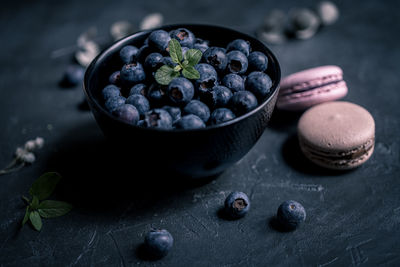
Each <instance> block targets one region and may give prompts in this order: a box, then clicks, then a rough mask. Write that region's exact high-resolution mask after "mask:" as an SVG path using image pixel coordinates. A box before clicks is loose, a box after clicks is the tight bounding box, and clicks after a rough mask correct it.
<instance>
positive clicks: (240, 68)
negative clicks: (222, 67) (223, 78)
mask: <svg viewBox="0 0 400 267" xmlns="http://www.w3.org/2000/svg"><path fill="white" fill-rule="evenodd" d="M227 56H228V65H227V70H228V71H229V72H231V73H236V74H243V73H245V72H246V70H247V67H248V65H249V63H248V61H247V57H246V55H245V54H243V53H242V52H240V51H237V50H234V51H231V52H229V53H228V54H227Z"/></svg>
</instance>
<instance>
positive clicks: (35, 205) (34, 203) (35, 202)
mask: <svg viewBox="0 0 400 267" xmlns="http://www.w3.org/2000/svg"><path fill="white" fill-rule="evenodd" d="M30 207H31V209H32V210H37V208H38V207H39V199H38V198H37V196H36V195H33V198H32V202H31V204H30Z"/></svg>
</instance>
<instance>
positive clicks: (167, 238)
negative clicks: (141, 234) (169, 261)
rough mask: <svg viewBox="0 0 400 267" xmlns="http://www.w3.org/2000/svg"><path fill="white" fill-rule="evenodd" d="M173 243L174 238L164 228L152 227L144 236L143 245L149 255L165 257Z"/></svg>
mask: <svg viewBox="0 0 400 267" xmlns="http://www.w3.org/2000/svg"><path fill="white" fill-rule="evenodd" d="M173 244H174V238H173V237H172V235H171V234H170V233H169V232H168V231H167V230H165V229H152V230H150V232H148V233H147V234H146V236H145V238H144V246H145V248H146V251H147V253H149V256H151V257H154V258H162V257H165V256H166V255H167V254H168V252H169V251H170V250H171V248H172V246H173Z"/></svg>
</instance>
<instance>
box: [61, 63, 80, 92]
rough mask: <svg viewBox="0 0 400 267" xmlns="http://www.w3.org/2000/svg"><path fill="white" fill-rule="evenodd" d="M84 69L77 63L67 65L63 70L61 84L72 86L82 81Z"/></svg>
mask: <svg viewBox="0 0 400 267" xmlns="http://www.w3.org/2000/svg"><path fill="white" fill-rule="evenodd" d="M84 76H85V69H84V68H83V67H82V66H79V65H69V66H68V67H67V68H66V69H65V72H64V76H63V79H62V81H61V86H65V87H72V86H76V85H78V84H80V83H82V82H83V77H84Z"/></svg>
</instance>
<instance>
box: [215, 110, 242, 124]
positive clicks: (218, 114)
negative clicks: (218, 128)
mask: <svg viewBox="0 0 400 267" xmlns="http://www.w3.org/2000/svg"><path fill="white" fill-rule="evenodd" d="M234 118H236V116H235V114H234V113H233V112H232V111H231V110H230V109H227V108H217V109H215V110H214V111H213V112H212V113H211V116H210V120H209V123H210V125H217V124H220V123H223V122H226V121H230V120H233V119H234Z"/></svg>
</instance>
